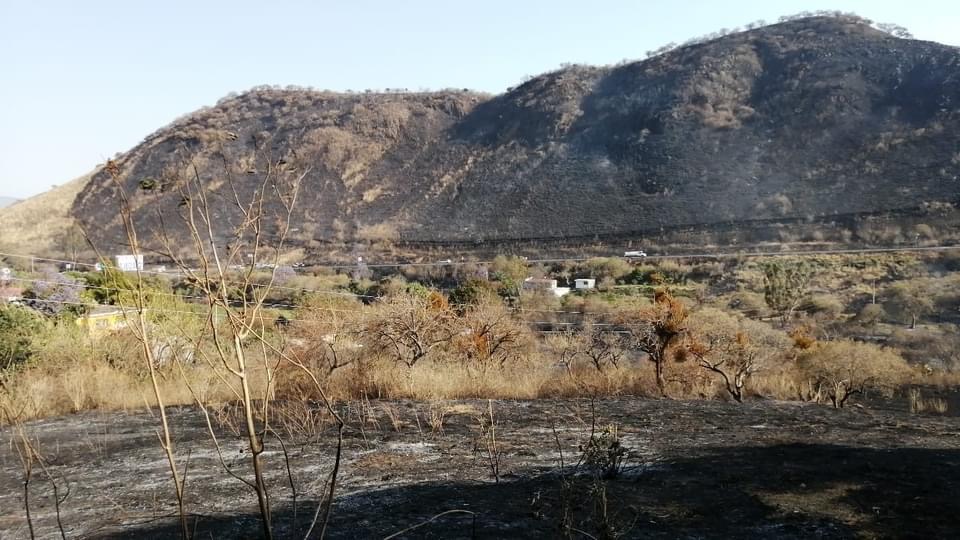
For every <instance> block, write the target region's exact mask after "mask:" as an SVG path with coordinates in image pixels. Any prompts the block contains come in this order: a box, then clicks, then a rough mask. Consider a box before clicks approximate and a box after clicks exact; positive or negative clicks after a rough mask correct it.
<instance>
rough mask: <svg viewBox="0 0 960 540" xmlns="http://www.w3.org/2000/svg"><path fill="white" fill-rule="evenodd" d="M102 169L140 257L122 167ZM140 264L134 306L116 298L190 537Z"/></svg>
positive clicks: (183, 528)
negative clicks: (142, 370) (145, 379)
mask: <svg viewBox="0 0 960 540" xmlns="http://www.w3.org/2000/svg"><path fill="white" fill-rule="evenodd" d="M105 170H106V171H107V173H108V174H109V175H110V178H111V180H112V181H113V183H114V185H115V186H116V187H117V192H118V193H119V197H120V200H119V205H120V208H119V210H120V219H121V221H122V222H123V229H124V232H125V234H126V237H127V245H128V247H129V249H130V250H131V252H132V254H133V255H134V257H136V258H139V257H140V256H141V255H142V250H141V247H140V238H139V236H138V235H137V229H136V226H135V225H134V218H133V208H132V206H131V204H130V200H129V198H128V197H127V193H126V190H124V188H123V184H122V182H121V170H120V167H119V165H118V164H117V163H116V162H115V161H113V160H110V161H108V162H107V164H106V167H105ZM82 230H83V234H84V236H85V237H86V238H87V239H88V241H89V238H90V236H89V234H88V233H87V230H86V228H83V229H82ZM90 245H91V246H93V248H94V250H96V251H97V257H98V258H99V259H100V261H101V264H103V265H104V266H105V267H106V265H107V263H108V261H107V258H106V257H104V256H103V254H102V253H101V252H100V251H99V249H97V246H96V245H94V244H93V243H92V242H90ZM141 270H142V269H141V268H140V265H136V278H137V279H136V283H135V284H134V287H133V291H132V293H133V294H132V295H131V296H132V298H131V301H132V303H133V306H132V307H131V309H128V308H127V305H125V304H124V302H123V299H124V297H125V296H126V295H122V294H121V295H118V300H119V301H120V309H121V312H122V313H123V316H124V318H125V319H126V322H127V326H128V327H129V328H130V329H131V331H132V332H133V335H134V337H136V339H137V341H138V342H139V344H140V351H141V353H142V358H143V361H144V364H145V365H146V367H147V372H148V373H149V376H150V386H151V388H152V390H153V397H154V399H155V400H156V402H157V409H158V411H159V413H160V430H159V431H158V432H157V438H158V439H159V441H160V447H161V448H162V449H163V452H164V454H165V455H166V458H167V465H168V467H169V468H170V476H171V479H172V480H173V486H174V494H175V496H176V500H177V513H178V515H179V518H180V535H181V537H182V538H184V539H186V538H190V529H189V528H188V526H187V515H186V509H185V508H184V487H185V482H186V479H185V475H181V473H180V469H179V466H178V465H177V459H176V451H175V448H174V443H173V437H172V434H171V429H170V422H169V419H168V417H167V409H166V406H165V404H164V399H163V394H162V392H161V391H160V384H159V380H158V374H157V365H158V362H157V359H156V358H155V355H154V348H153V343H152V340H151V337H150V326H149V323H148V321H147V314H146V312H147V296H146V292H145V287H144V282H143V272H142V271H141ZM109 275H112V276H114V278H113V279H114V283H111V284H109V285H110V286H111V287H113V288H121V287H119V285H120V284H119V283H117V282H116V281H117V279H119V276H118V275H117V273H112V274H109Z"/></svg>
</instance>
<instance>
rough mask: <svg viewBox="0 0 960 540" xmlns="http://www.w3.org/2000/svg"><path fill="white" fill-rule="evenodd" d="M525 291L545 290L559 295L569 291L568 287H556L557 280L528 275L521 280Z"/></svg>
mask: <svg viewBox="0 0 960 540" xmlns="http://www.w3.org/2000/svg"><path fill="white" fill-rule="evenodd" d="M523 290H525V291H545V292H549V293H551V294H553V295H554V296H557V297H560V296H564V295H566V294H568V293H569V292H570V287H557V280H555V279H542V278H532V277H528V278H527V279H525V280H523Z"/></svg>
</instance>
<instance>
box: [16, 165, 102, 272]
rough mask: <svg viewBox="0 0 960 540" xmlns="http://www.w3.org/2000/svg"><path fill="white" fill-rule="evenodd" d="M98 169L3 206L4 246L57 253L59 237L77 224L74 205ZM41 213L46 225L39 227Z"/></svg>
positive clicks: (23, 250) (39, 252)
mask: <svg viewBox="0 0 960 540" xmlns="http://www.w3.org/2000/svg"><path fill="white" fill-rule="evenodd" d="M95 172H96V171H93V172H91V173H89V174H87V175H85V176H81V177H80V178H77V179H75V180H71V181H70V182H67V183H66V184H63V185H62V186H59V187H56V188H54V189H51V190H50V191H47V192H45V193H41V194H40V195H37V196H35V197H31V198H29V199H27V200H25V201H21V202H19V203H17V204H15V205H13V206H9V207H7V208H4V209H3V210H0V238H2V242H0V245H2V247H3V249H7V250H10V251H13V252H15V253H34V254H56V253H57V246H56V242H57V241H58V239H60V238H62V237H63V236H64V233H65V232H66V231H67V230H69V229H70V228H71V227H75V226H76V224H75V223H74V221H73V218H72V217H71V216H70V207H71V206H72V205H73V201H74V199H76V197H77V195H78V194H79V193H80V191H81V190H82V189H83V188H84V187H85V186H86V185H87V183H88V182H89V181H90V179H91V177H92V176H93V174H94V173H95ZM39 216H43V226H42V227H38V226H37V224H38V219H39Z"/></svg>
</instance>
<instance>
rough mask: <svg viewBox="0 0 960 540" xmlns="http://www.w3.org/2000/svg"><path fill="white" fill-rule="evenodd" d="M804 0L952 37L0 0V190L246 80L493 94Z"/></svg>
mask: <svg viewBox="0 0 960 540" xmlns="http://www.w3.org/2000/svg"><path fill="white" fill-rule="evenodd" d="M820 9H829V10H842V11H852V12H855V13H857V14H859V15H862V16H864V17H867V18H870V19H873V20H875V21H878V22H891V23H897V24H900V25H902V26H905V27H907V28H908V29H909V30H910V31H911V32H912V33H913V34H914V35H915V36H916V37H917V38H918V39H926V40H931V41H939V42H941V43H947V44H950V45H957V46H960V30H958V28H960V2H957V1H956V0H952V1H951V0H939V1H937V0H930V1H925V0H913V1H911V2H903V1H898V2H891V1H889V0H870V1H867V0H859V1H847V2H821V1H795V0H777V1H776V2H770V1H766V2H760V1H754V2H747V1H740V0H727V1H724V2H718V1H707V0H702V1H701V0H696V1H694V0H691V1H684V0H673V1H670V2H663V1H656V2H653V1H628V0H619V1H614V0H590V1H585V0H546V1H544V0H484V1H474V2H451V1H449V0H447V1H443V0H422V1H421V0H403V1H397V0H393V1H372V0H340V1H320V0H317V1H312V2H310V1H306V0H301V1H294V0H272V1H269V2H268V1H264V0H258V1H248V0H229V1H223V0H190V1H181V0H164V1H162V2H159V1H135V0H114V1H108V0H85V1H82V2H81V1H76V0H61V1H50V0H0V196H13V197H19V198H23V197H28V196H31V195H35V194H37V193H40V192H43V191H46V190H48V189H50V188H51V187H52V186H54V185H58V184H62V183H65V182H68V181H70V180H72V179H74V178H76V177H79V176H81V175H83V174H86V173H87V172H89V171H90V170H91V169H93V168H94V167H95V166H96V165H97V164H98V163H101V162H103V161H104V160H105V159H106V158H108V157H111V156H113V155H114V154H115V153H117V152H123V151H126V150H128V149H130V148H132V147H133V146H135V145H136V144H137V143H139V142H140V141H141V140H142V139H143V138H144V137H145V136H147V135H149V134H150V133H152V132H154V131H156V130H157V129H159V128H161V127H163V126H164V125H166V124H168V123H169V122H171V121H172V120H174V119H175V118H177V117H179V116H181V115H184V114H187V113H189V112H191V111H193V110H196V109H198V108H200V107H202V106H205V105H213V104H214V103H215V102H216V101H217V100H218V99H219V98H221V97H223V96H224V95H226V94H228V93H230V92H239V91H243V90H246V89H249V88H251V87H253V86H257V85H261V84H278V85H282V86H285V85H288V84H293V85H301V86H312V87H316V88H322V89H330V90H347V89H352V90H364V89H367V88H372V89H378V88H409V89H411V90H417V89H441V88H448V87H452V88H470V89H474V90H482V91H487V92H492V93H499V92H502V91H504V90H505V89H506V88H507V87H509V86H513V85H515V84H517V83H518V82H520V81H521V80H522V79H523V78H524V77H526V76H532V75H537V74H539V73H543V72H545V71H549V70H552V69H555V68H557V67H559V66H560V64H563V63H567V62H572V63H585V64H595V65H602V64H611V63H616V62H619V61H620V60H623V59H639V58H643V57H644V53H645V51H648V50H652V49H656V48H658V47H660V46H661V45H664V44H666V43H669V42H683V41H686V40H687V39H689V38H692V37H697V36H701V35H705V34H709V33H712V32H714V31H717V30H719V29H721V28H733V27H737V26H743V25H745V24H747V23H749V22H751V21H755V20H758V19H764V20H766V21H768V22H773V21H776V19H777V18H778V17H780V16H781V15H789V14H793V13H797V12H800V11H805V10H809V11H813V10H820Z"/></svg>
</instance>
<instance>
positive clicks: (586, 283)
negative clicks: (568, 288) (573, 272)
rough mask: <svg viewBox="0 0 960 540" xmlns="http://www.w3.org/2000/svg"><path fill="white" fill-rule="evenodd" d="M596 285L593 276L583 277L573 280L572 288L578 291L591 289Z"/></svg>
mask: <svg viewBox="0 0 960 540" xmlns="http://www.w3.org/2000/svg"><path fill="white" fill-rule="evenodd" d="M596 286H597V280H595V279H593V278H583V279H575V280H573V288H574V289H576V290H578V291H580V290H583V289H593V288H595V287H596Z"/></svg>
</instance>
